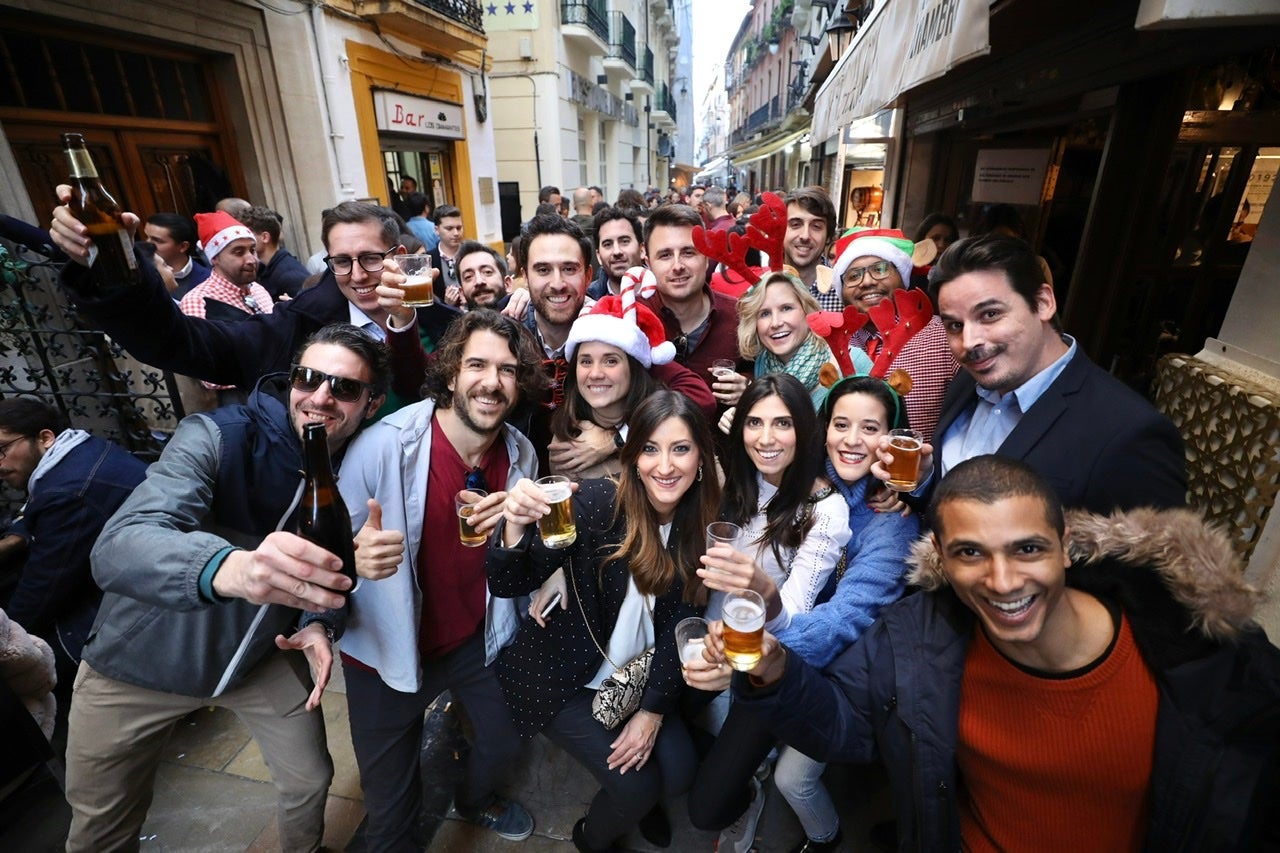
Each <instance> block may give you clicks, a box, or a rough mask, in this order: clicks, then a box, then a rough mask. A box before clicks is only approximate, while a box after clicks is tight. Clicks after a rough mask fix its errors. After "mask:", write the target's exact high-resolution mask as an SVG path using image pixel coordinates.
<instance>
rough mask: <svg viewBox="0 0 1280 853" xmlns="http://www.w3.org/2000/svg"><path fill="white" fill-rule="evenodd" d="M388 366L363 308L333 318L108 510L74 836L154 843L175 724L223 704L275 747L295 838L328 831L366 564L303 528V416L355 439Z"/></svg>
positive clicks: (72, 775)
mask: <svg viewBox="0 0 1280 853" xmlns="http://www.w3.org/2000/svg"><path fill="white" fill-rule="evenodd" d="M386 378H387V356H386V350H385V347H384V346H383V345H382V344H380V343H378V342H376V341H374V340H373V339H372V338H370V337H369V336H368V335H366V334H364V333H363V332H361V331H359V330H358V329H355V328H354V327H352V326H350V325H348V324H334V325H331V326H327V327H325V328H323V329H321V330H320V331H319V332H317V333H316V334H315V335H314V336H312V338H311V339H310V341H309V342H308V343H307V344H306V345H305V346H304V347H303V348H302V349H301V350H300V352H298V353H297V354H296V357H295V362H294V366H293V368H292V371H291V372H290V373H289V374H273V375H270V376H267V377H264V378H263V379H262V381H261V382H260V383H259V384H258V386H257V388H256V389H255V390H254V392H253V393H252V394H251V395H250V397H249V400H248V403H247V404H246V405H242V406H227V407H224V408H221V409H218V410H216V411H214V412H208V413H203V414H199V415H192V416H191V417H189V418H186V419H185V420H183V421H182V423H181V424H179V426H178V429H177V431H176V432H175V433H174V435H173V437H172V438H171V439H170V440H169V442H168V444H167V445H166V446H165V449H164V452H163V453H162V454H161V456H160V459H159V460H158V461H157V462H155V463H154V464H153V465H152V466H151V468H150V469H149V470H148V472H147V477H146V479H145V480H143V482H142V483H141V484H140V485H139V486H138V487H137V489H135V490H134V492H133V494H132V495H131V496H130V497H129V499H128V500H126V501H125V502H124V504H123V505H122V506H121V507H120V509H119V511H118V512H117V513H116V514H115V515H114V516H113V517H112V518H111V520H110V521H109V522H108V523H107V525H106V526H105V527H104V528H103V531H102V535H101V536H100V537H99V539H98V543H97V545H96V546H95V547H94V549H93V572H94V579H95V580H96V581H97V582H98V584H99V585H100V586H101V587H102V589H103V591H104V595H103V599H102V605H101V607H100V608H99V611H98V618H97V621H96V622H95V623H94V626H93V630H92V632H91V633H90V635H89V639H88V641H87V643H86V644H85V648H84V653H83V662H82V663H81V667H80V670H79V673H78V675H77V679H76V686H75V696H74V701H73V702H72V705H71V720H70V738H69V741H68V745H67V788H66V793H67V801H68V802H69V803H70V804H71V809H72V821H71V832H70V836H69V838H68V840H67V849H68V850H74V851H79V850H85V851H88V850H117V849H125V848H129V847H136V846H137V838H138V834H139V832H140V831H141V828H142V824H143V821H144V820H145V819H146V813H147V807H148V805H149V803H150V801H151V785H152V783H153V781H154V778H155V775H154V774H155V767H156V763H157V762H158V761H159V760H160V756H161V751H162V750H163V747H164V744H165V741H166V740H167V737H168V733H169V732H170V731H171V730H172V728H173V727H174V725H176V724H177V722H178V720H180V719H181V718H182V717H183V716H185V715H186V714H188V713H190V712H192V711H195V710H198V709H200V708H203V707H206V706H209V705H214V706H218V707H224V708H228V709H230V710H232V711H234V712H235V714H236V715H237V716H238V717H239V718H240V719H241V721H242V722H244V724H245V725H246V726H247V727H248V728H249V730H250V731H251V732H252V734H253V737H254V740H256V741H257V743H258V746H259V747H260V749H261V750H262V753H263V755H264V757H265V759H266V762H267V766H268V767H269V768H270V769H271V773H272V781H273V782H274V783H275V786H276V790H277V793H278V795H279V815H280V844H281V847H282V848H283V849H285V850H290V851H293V850H317V849H319V846H320V841H321V838H322V837H323V829H324V806H325V799H326V793H327V790H328V787H329V782H330V780H331V778H332V775H333V764H332V762H331V760H330V758H329V754H328V751H327V749H326V746H325V735H324V722H323V716H322V715H321V714H319V713H312V712H314V711H315V710H316V708H318V706H319V704H320V699H321V695H322V693H323V691H324V688H325V686H326V685H327V684H328V680H329V673H330V669H331V667H332V663H333V652H332V648H331V643H332V642H333V639H334V637H335V635H336V633H337V632H338V631H339V630H340V629H341V628H342V616H343V611H342V610H341V609H340V608H343V606H344V603H345V597H344V593H346V592H347V591H348V590H349V589H350V588H351V582H350V580H348V579H347V577H346V576H345V575H343V574H341V572H340V569H341V561H340V560H339V558H338V557H336V556H334V555H333V554H331V553H329V552H328V551H326V550H324V549H322V548H320V547H319V546H318V545H315V544H313V543H311V542H309V541H307V540H305V539H303V538H301V537H299V536H297V535H296V534H294V533H290V532H287V531H291V530H293V529H295V527H296V523H297V519H296V510H297V505H298V500H299V495H300V494H301V488H302V482H301V480H302V476H301V473H300V471H301V468H302V431H303V427H304V426H305V425H306V424H309V423H322V424H324V425H325V431H326V433H327V435H328V439H329V448H330V451H331V453H333V454H334V455H335V456H340V455H341V452H342V451H343V449H344V448H345V446H346V444H347V442H348V440H349V439H350V438H351V437H352V436H353V435H354V434H355V433H356V431H357V430H358V429H359V428H360V426H361V425H362V424H363V423H364V421H365V420H366V419H367V418H368V417H369V416H370V415H372V414H373V412H374V411H375V410H376V409H377V408H378V406H379V405H380V403H381V401H382V391H383V388H384V387H385V385H386ZM296 651H301V652H303V654H301V655H299V654H296ZM308 665H309V667H310V673H308Z"/></svg>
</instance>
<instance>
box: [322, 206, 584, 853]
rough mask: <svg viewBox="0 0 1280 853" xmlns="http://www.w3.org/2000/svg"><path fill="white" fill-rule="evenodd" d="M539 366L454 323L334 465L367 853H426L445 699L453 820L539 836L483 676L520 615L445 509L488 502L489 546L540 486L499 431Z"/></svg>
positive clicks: (493, 681) (490, 685) (530, 391)
mask: <svg viewBox="0 0 1280 853" xmlns="http://www.w3.org/2000/svg"><path fill="white" fill-rule="evenodd" d="M557 218H559V217H557ZM562 221H563V220H562ZM566 224H567V223H566ZM569 227H573V226H571V225H570V226H569ZM535 247H536V241H535ZM535 257H539V258H540V257H542V255H539V254H536V253H535ZM563 263H568V261H563ZM578 298H579V299H580V298H581V297H580V296H579V297H578ZM540 362H541V359H540V358H539V353H538V352H537V349H536V347H535V346H534V343H533V339H532V338H531V337H530V336H529V335H528V334H526V333H525V332H524V331H523V329H521V327H520V324H519V323H518V322H516V321H515V320H512V319H510V318H507V317H504V316H502V315H500V314H498V313H497V312H496V311H493V310H491V309H488V308H477V309H476V310H474V311H469V312H467V313H466V314H463V315H462V316H461V317H460V318H458V319H457V320H456V321H455V322H454V324H453V325H452V326H451V327H450V328H449V331H448V333H447V334H446V335H445V338H444V340H443V341H442V342H441V346H440V349H439V350H438V351H437V353H436V357H435V359H433V360H432V362H431V365H430V367H429V368H428V372H427V386H426V390H427V393H428V396H429V399H427V400H423V401H422V402H420V403H415V404H413V405H411V406H406V407H405V408H403V409H400V410H399V411H398V412H395V413H393V414H390V415H388V416H387V417H385V418H383V419H382V420H381V421H379V422H378V423H376V424H374V425H373V426H371V427H370V428H369V429H368V430H366V431H365V432H364V433H363V434H362V435H360V436H359V437H358V438H357V439H356V441H355V442H354V443H353V444H352V446H351V450H350V452H349V453H348V454H347V457H346V459H345V460H344V461H343V464H342V471H341V477H340V478H339V480H338V485H339V488H340V489H341V491H342V496H343V499H344V501H345V502H346V505H347V507H348V508H349V509H350V510H351V512H352V524H353V526H360V527H361V530H360V533H359V535H358V536H357V537H356V542H357V544H358V545H359V548H358V549H357V551H356V564H357V566H358V567H359V572H360V575H361V576H362V577H365V578H371V579H372V580H370V581H365V582H364V583H363V584H362V585H361V586H360V588H359V589H358V590H357V591H356V592H355V593H354V594H353V595H352V602H351V603H352V607H351V619H350V621H349V622H348V623H347V632H346V635H345V636H344V639H343V647H342V648H343V672H344V675H345V677H346V683H347V707H348V711H349V715H350V720H351V739H352V744H353V745H354V747H355V754H356V761H357V763H358V764H359V767H360V779H361V785H362V787H363V789H364V805H365V810H366V811H367V812H368V815H369V825H368V831H367V839H366V842H367V845H368V847H369V849H371V850H420V849H422V839H415V838H414V833H415V830H416V829H417V826H418V811H419V808H420V807H421V802H422V780H421V778H420V774H419V765H420V758H421V751H422V733H423V716H424V714H425V712H426V710H427V708H428V707H429V706H430V705H431V703H432V702H434V701H435V700H436V698H437V697H438V696H439V695H440V694H441V693H442V692H443V691H445V690H448V691H449V692H450V694H451V696H452V697H453V699H454V700H456V701H460V702H461V703H462V705H463V706H465V708H466V712H467V717H468V718H469V719H470V720H471V723H472V725H473V727H474V730H475V737H474V739H473V742H472V745H471V751H470V753H469V754H468V757H467V759H466V766H465V769H464V771H463V775H462V779H461V780H460V782H459V785H458V788H457V790H456V792H455V799H454V805H455V808H456V809H457V812H458V814H459V815H460V816H461V817H462V818H464V819H465V820H468V821H471V822H472V823H475V824H477V825H479V826H482V827H485V828H487V829H491V830H493V831H494V832H495V833H496V834H497V835H499V836H500V837H502V838H505V839H507V840H511V841H520V840H523V839H525V838H528V837H529V835H530V834H531V833H532V832H533V819H532V818H531V817H530V816H529V813H528V812H527V811H525V809H524V808H523V807H522V806H520V804H519V803H515V802H512V801H510V800H506V799H503V798H501V797H498V796H497V795H496V794H495V793H494V790H495V787H496V786H497V784H498V783H499V781H500V780H501V778H502V776H503V774H504V773H505V771H506V770H507V769H508V768H509V767H510V766H511V764H512V763H513V761H514V760H515V758H516V757H517V755H518V754H519V751H520V739H519V736H518V735H517V733H516V730H515V727H514V725H513V724H512V722H511V718H510V715H509V712H508V710H507V707H506V703H505V702H504V700H503V696H502V691H501V688H500V687H499V685H498V681H497V678H496V677H495V675H494V673H493V670H492V669H491V668H489V664H490V663H492V661H493V659H494V657H495V656H496V655H497V653H498V651H499V649H501V648H502V647H503V646H505V645H506V644H507V643H509V642H510V641H511V639H512V638H513V637H514V635H515V630H516V626H517V625H518V624H519V620H520V609H521V604H522V603H520V602H517V601H515V600H512V599H504V598H495V597H493V596H491V595H490V594H489V591H488V583H487V578H486V575H485V565H484V564H485V548H484V547H474V548H473V547H467V546H466V545H464V544H463V543H462V541H461V540H460V538H459V534H458V518H457V510H456V506H455V502H454V499H455V496H456V495H457V493H458V492H459V491H461V490H463V489H480V490H482V491H483V492H487V493H488V496H487V497H484V498H483V499H482V500H480V501H479V502H478V503H475V504H474V511H473V514H472V515H471V519H472V524H473V525H474V526H475V528H476V529H477V530H479V531H482V532H484V533H486V534H487V533H488V532H489V531H491V530H492V529H493V527H494V525H495V524H496V523H497V522H498V520H499V519H500V518H501V514H502V503H503V501H504V500H505V499H506V489H507V488H508V487H510V486H512V485H514V484H515V483H516V482H517V481H518V480H519V479H520V478H522V477H530V478H532V477H536V476H537V474H536V470H537V468H536V466H537V462H536V460H535V458H534V449H533V445H531V444H530V442H529V440H528V439H527V438H525V436H523V435H521V434H520V433H519V432H518V431H517V430H515V429H513V428H512V427H510V426H508V425H507V424H506V423H505V422H506V421H507V420H508V419H509V418H510V415H511V413H512V411H513V410H514V409H515V407H516V406H517V405H518V404H519V403H520V402H521V401H524V400H528V399H530V398H532V397H536V396H537V395H538V394H539V392H540V391H541V389H542V387H543V384H544V379H543V376H542V371H541V365H540Z"/></svg>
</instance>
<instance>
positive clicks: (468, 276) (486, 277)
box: [458, 240, 509, 311]
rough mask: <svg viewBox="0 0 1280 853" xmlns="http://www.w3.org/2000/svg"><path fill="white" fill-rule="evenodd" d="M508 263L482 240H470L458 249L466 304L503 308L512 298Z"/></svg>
mask: <svg viewBox="0 0 1280 853" xmlns="http://www.w3.org/2000/svg"><path fill="white" fill-rule="evenodd" d="M508 281H509V279H508V277H507V262H506V261H504V260H503V259H502V256H501V255H500V254H498V253H497V252H496V251H494V250H493V249H491V248H489V247H488V246H486V245H485V244H484V243H481V242H480V241H478V240H467V241H466V242H464V243H463V244H462V248H460V249H458V284H459V286H460V287H461V288H462V300H463V303H462V304H463V306H464V307H465V308H466V310H468V311H474V310H476V309H477V308H494V309H497V310H499V311H500V310H502V309H503V308H504V307H505V306H506V304H507V299H508V295H507V294H508Z"/></svg>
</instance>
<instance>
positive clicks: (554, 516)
mask: <svg viewBox="0 0 1280 853" xmlns="http://www.w3.org/2000/svg"><path fill="white" fill-rule="evenodd" d="M570 482H571V481H570V480H569V478H568V477H562V476H560V475H558V474H557V475H555V476H551V477H543V478H542V479H540V480H538V481H537V486H538V488H540V489H542V492H543V494H545V495H546V496H547V503H549V504H551V512H549V513H547V514H546V515H544V516H543V517H542V518H540V519H538V533H540V534H541V535H542V544H543V545H546V546H547V547H548V548H568V547H569V546H570V545H572V544H573V543H574V542H575V541H576V540H577V538H578V528H577V526H576V525H575V524H574V521H573V490H572V489H571V488H570Z"/></svg>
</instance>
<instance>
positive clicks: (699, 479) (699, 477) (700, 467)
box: [698, 465, 702, 483]
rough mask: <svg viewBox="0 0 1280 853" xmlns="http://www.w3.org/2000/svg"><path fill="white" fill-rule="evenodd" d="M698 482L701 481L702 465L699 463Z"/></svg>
mask: <svg viewBox="0 0 1280 853" xmlns="http://www.w3.org/2000/svg"><path fill="white" fill-rule="evenodd" d="M698 482H699V483H701V482H702V466H701V465H699V466H698Z"/></svg>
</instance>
